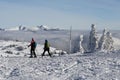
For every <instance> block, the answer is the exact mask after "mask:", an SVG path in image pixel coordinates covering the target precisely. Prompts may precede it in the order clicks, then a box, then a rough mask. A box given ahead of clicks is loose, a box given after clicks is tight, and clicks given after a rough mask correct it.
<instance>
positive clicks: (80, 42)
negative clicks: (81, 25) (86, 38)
mask: <svg viewBox="0 0 120 80" xmlns="http://www.w3.org/2000/svg"><path fill="white" fill-rule="evenodd" d="M82 41H83V35H80V41H79V51H80V53H84V49H83V47H82Z"/></svg>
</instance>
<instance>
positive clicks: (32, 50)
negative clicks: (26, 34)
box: [28, 38, 37, 58]
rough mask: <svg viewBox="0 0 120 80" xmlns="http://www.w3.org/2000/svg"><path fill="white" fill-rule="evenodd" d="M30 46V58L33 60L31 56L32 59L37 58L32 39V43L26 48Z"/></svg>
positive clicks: (34, 43)
mask: <svg viewBox="0 0 120 80" xmlns="http://www.w3.org/2000/svg"><path fill="white" fill-rule="evenodd" d="M30 46H31V49H30V58H33V55H34V57H37V56H36V53H35V48H36V42H35V40H34V39H33V38H32V41H31V43H30V45H28V47H30Z"/></svg>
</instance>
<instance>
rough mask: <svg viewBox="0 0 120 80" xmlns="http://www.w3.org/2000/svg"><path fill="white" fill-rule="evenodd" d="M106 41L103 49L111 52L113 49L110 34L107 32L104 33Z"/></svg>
mask: <svg viewBox="0 0 120 80" xmlns="http://www.w3.org/2000/svg"><path fill="white" fill-rule="evenodd" d="M106 37H107V38H106V41H105V43H106V45H105V49H106V50H108V51H109V50H113V49H114V47H113V42H114V41H113V39H112V35H111V33H110V32H107V33H106Z"/></svg>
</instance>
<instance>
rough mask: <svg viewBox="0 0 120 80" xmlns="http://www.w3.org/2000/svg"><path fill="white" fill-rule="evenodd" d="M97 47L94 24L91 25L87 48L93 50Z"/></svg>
mask: <svg viewBox="0 0 120 80" xmlns="http://www.w3.org/2000/svg"><path fill="white" fill-rule="evenodd" d="M97 48H98V37H97V32H96V29H95V25H94V24H92V25H91V31H90V36H89V44H88V49H89V51H90V52H94V51H95V50H96V49H97Z"/></svg>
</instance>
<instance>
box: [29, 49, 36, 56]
mask: <svg viewBox="0 0 120 80" xmlns="http://www.w3.org/2000/svg"><path fill="white" fill-rule="evenodd" d="M33 55H34V57H37V56H36V53H35V49H34V48H33V49H32V48H31V50H30V57H33Z"/></svg>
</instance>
